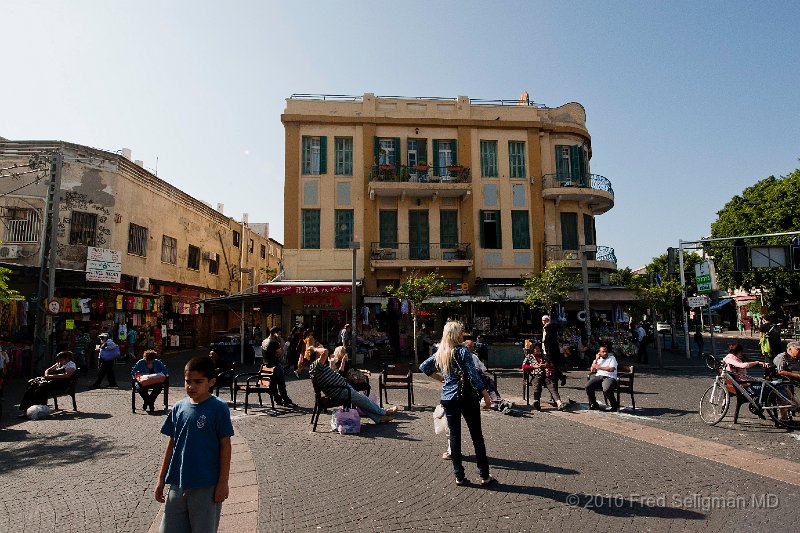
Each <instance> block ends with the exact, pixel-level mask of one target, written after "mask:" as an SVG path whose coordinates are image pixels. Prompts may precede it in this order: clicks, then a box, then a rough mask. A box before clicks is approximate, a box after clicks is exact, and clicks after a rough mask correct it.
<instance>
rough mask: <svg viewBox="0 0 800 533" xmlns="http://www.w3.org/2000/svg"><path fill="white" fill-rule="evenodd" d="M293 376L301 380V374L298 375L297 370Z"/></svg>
mask: <svg viewBox="0 0 800 533" xmlns="http://www.w3.org/2000/svg"><path fill="white" fill-rule="evenodd" d="M292 374H294V377H296V378H297V379H300V374H298V373H297V370H293V371H292Z"/></svg>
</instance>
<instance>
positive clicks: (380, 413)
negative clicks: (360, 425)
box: [325, 385, 386, 424]
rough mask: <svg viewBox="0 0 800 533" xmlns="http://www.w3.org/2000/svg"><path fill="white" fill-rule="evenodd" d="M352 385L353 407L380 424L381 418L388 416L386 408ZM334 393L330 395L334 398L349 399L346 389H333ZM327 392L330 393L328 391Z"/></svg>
mask: <svg viewBox="0 0 800 533" xmlns="http://www.w3.org/2000/svg"><path fill="white" fill-rule="evenodd" d="M348 387H350V401H351V402H353V407H358V408H359V409H361V411H363V412H364V415H365V416H367V417H369V418H370V419H372V421H373V422H375V423H376V424H379V423H380V421H381V418H383V417H384V416H386V410H385V409H384V408H382V407H380V406H378V405H376V404H375V403H374V402H373V401H372V400H370V399H369V398H367V397H366V396H364V395H363V394H361V393H360V392H358V391H357V390H355V389H354V388H353V387H351V386H350V385H348ZM331 392H332V394H331V395H329V396H331V397H332V398H338V399H342V400H346V399H347V391H345V390H344V389H333V390H332V391H331ZM325 394H328V393H327V392H326V393H325Z"/></svg>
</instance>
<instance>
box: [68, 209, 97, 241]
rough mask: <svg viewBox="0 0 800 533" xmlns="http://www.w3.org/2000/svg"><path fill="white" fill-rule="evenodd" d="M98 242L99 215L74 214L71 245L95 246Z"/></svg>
mask: <svg viewBox="0 0 800 533" xmlns="http://www.w3.org/2000/svg"><path fill="white" fill-rule="evenodd" d="M96 242H97V214H95V213H82V212H80V211H73V212H72V219H71V220H70V225H69V243H70V244H81V245H83V246H95V245H96Z"/></svg>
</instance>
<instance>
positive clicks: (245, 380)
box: [233, 364, 275, 414]
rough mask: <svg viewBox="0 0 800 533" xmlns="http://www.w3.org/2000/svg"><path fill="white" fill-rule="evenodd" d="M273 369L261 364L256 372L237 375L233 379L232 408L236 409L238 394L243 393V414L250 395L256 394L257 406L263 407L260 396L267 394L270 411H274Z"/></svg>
mask: <svg viewBox="0 0 800 533" xmlns="http://www.w3.org/2000/svg"><path fill="white" fill-rule="evenodd" d="M273 372H274V368H273V367H271V366H268V365H267V364H262V365H261V369H260V370H259V371H258V372H248V373H244V374H239V375H237V376H236V377H235V378H233V408H234V409H236V400H237V396H238V394H239V393H240V392H244V414H247V407H248V404H249V399H250V394H251V393H254V394H258V405H260V406H262V407H263V406H264V403H263V402H262V401H261V394H269V399H270V402H271V403H272V409H275V398H274V397H273V395H272V393H273V390H272V374H273Z"/></svg>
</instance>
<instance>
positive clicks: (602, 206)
mask: <svg viewBox="0 0 800 533" xmlns="http://www.w3.org/2000/svg"><path fill="white" fill-rule="evenodd" d="M542 196H543V197H544V198H545V199H548V200H574V201H577V202H584V203H587V204H588V205H589V206H590V207H591V208H592V211H594V214H596V215H599V214H602V213H605V212H606V211H608V210H609V209H611V208H612V207H614V189H613V188H612V187H611V181H610V180H609V179H608V178H606V177H605V176H600V175H598V174H579V175H575V174H572V173H567V172H564V173H561V172H559V173H556V174H545V175H544V176H542Z"/></svg>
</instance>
